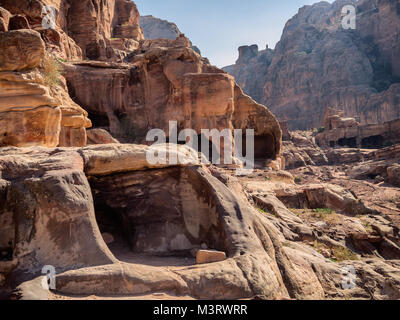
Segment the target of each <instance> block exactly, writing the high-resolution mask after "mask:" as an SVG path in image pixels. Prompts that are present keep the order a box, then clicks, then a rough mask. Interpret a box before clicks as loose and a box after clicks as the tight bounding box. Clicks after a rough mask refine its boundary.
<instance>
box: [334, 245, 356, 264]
mask: <svg viewBox="0 0 400 320" xmlns="http://www.w3.org/2000/svg"><path fill="white" fill-rule="evenodd" d="M332 252H333V256H334V257H335V260H336V261H337V262H341V261H346V260H358V256H357V255H356V254H355V253H354V252H353V251H351V250H350V249H348V248H345V247H336V248H333V250H332Z"/></svg>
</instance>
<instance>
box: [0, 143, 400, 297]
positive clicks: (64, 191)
mask: <svg viewBox="0 0 400 320" xmlns="http://www.w3.org/2000/svg"><path fill="white" fill-rule="evenodd" d="M146 150H148V147H146V146H134V145H132V146H129V145H125V146H124V145H108V146H91V147H86V148H80V149H68V148H57V149H45V148H25V149H17V148H3V149H2V150H1V155H0V168H1V173H2V175H1V177H2V178H1V180H0V186H1V188H0V199H7V201H2V202H0V204H1V207H0V217H1V220H0V221H1V223H2V230H3V231H4V232H2V234H1V237H0V241H1V242H0V247H1V248H2V251H7V252H10V253H11V255H10V257H5V258H2V259H1V261H0V265H1V266H2V269H0V270H2V275H7V277H8V278H9V279H13V281H15V282H16V283H17V285H18V283H20V285H18V287H17V289H16V290H14V291H13V296H14V297H20V298H34V297H38V296H42V295H44V297H45V298H49V297H51V296H52V293H50V292H49V291H46V290H43V289H40V286H37V287H38V288H39V289H33V288H34V287H35V283H36V282H35V281H37V280H41V277H39V278H36V277H37V276H38V275H39V274H40V271H41V268H42V266H43V265H45V264H46V265H53V266H55V267H56V270H57V278H56V287H57V294H58V295H59V296H64V297H68V296H71V295H72V296H73V295H80V296H85V295H92V294H95V295H101V296H112V295H127V296H132V297H134V296H136V295H143V294H152V293H157V292H164V293H168V294H169V295H170V296H180V295H183V296H190V297H194V298H203V299H204V298H208V299H237V298H253V297H259V298H268V299H282V298H286V299H287V298H289V297H291V298H297V299H321V298H329V297H330V298H334V297H335V298H344V297H349V296H353V295H354V296H355V297H363V298H369V297H371V294H372V295H373V297H374V298H376V299H385V298H386V299H387V298H396V297H398V295H397V294H396V292H398V280H399V279H398V276H396V270H398V267H399V266H398V264H397V262H396V260H393V261H392V262H390V263H389V262H386V261H385V260H382V259H377V258H374V259H372V258H371V257H370V258H369V260H368V259H366V260H365V259H358V260H347V261H344V262H332V261H330V260H328V259H327V258H325V257H324V256H323V255H322V254H321V253H318V252H317V250H320V249H319V248H318V249H315V248H316V247H314V248H313V247H312V246H309V245H307V244H306V242H304V243H303V242H302V241H305V239H319V240H318V241H321V243H325V244H324V245H326V246H327V248H329V246H330V247H331V248H332V249H331V250H332V252H335V254H338V253H337V252H341V251H340V250H345V249H344V248H345V240H346V238H337V239H336V240H334V239H330V238H327V237H325V238H324V237H321V236H319V235H318V234H319V233H318V232H320V231H318V230H320V229H318V228H320V227H312V226H311V227H310V226H309V225H307V224H306V223H304V222H303V221H302V220H301V219H300V218H298V217H297V216H296V215H295V214H293V213H291V212H289V211H288V210H287V209H285V206H284V205H283V204H282V203H281V202H280V201H279V200H278V199H277V198H275V197H274V195H273V194H271V193H270V192H273V191H268V192H269V193H268V196H267V194H265V195H266V196H263V194H262V192H263V191H261V190H267V189H264V188H265V187H267V188H269V187H270V186H272V185H271V184H270V182H268V181H265V180H264V182H262V181H260V180H259V181H258V182H257V185H258V187H256V189H253V191H251V187H250V184H249V183H248V182H247V183H246V182H245V181H241V182H240V183H243V185H245V186H246V188H247V189H248V191H249V192H250V195H253V196H254V193H255V192H257V193H258V196H259V197H260V198H262V199H264V200H265V201H266V202H265V203H270V206H271V207H270V208H271V209H270V210H274V211H273V212H274V214H273V215H270V214H266V213H265V214H262V213H260V212H257V210H255V209H254V208H252V206H251V205H250V203H249V202H248V200H247V197H246V196H244V194H242V193H240V191H239V190H240V189H238V188H236V187H235V188H232V187H230V188H228V186H227V185H225V182H221V181H220V180H219V179H220V177H221V176H220V175H218V174H216V172H217V171H218V170H221V169H217V168H213V167H209V168H207V167H201V166H198V165H193V164H192V160H195V159H192V160H190V158H188V161H187V164H186V165H183V166H179V167H176V165H173V166H171V165H170V164H168V163H167V164H164V165H163V167H159V168H153V169H151V170H147V171H143V170H144V169H146V165H145V162H143V161H142V160H141V159H142V157H143V152H146ZM128 155H129V159H130V160H129V159H128V158H127V157H126V156H128ZM135 159H137V160H135ZM134 162H136V164H137V165H135V166H132V163H134ZM32 167H35V168H37V170H31V169H29V168H32ZM42 172H45V174H42ZM256 175H258V173H257V174H256ZM216 177H219V178H216ZM246 179H249V178H246ZM246 181H247V180H246ZM72 182H73V183H72ZM235 184H238V181H236V182H235V181H231V182H229V185H231V186H233V185H235ZM156 190H157V192H155V191H156ZM233 190H236V191H233ZM269 190H273V189H269ZM91 191H92V192H93V198H92V192H91ZM260 192H261V194H260ZM155 194H157V196H155ZM128 199H129V201H128ZM163 199H165V201H164V200H163ZM166 199H168V200H166ZM193 204H196V205H193ZM161 212H162V215H161ZM12 217H14V218H12ZM117 217H118V218H117ZM139 217H140V219H138V218H139ZM279 217H280V218H279ZM354 223H355V222H354ZM376 225H378V224H376ZM379 225H380V226H381V228H384V226H385V225H384V224H383V222H381V223H380V224H379ZM357 228H358V229H357ZM357 228H356V227H353V228H352V229H351V230H352V231H351V234H352V235H354V234H355V231H356V230H358V231H357V232H358V233H357V234H359V235H360V237H361V235H362V234H364V235H367V231H366V230H364V229H363V227H362V225H361V226H358V227H357ZM16 230H17V231H16ZM385 230H386V229H385ZM317 231H318V232H317ZM100 232H103V233H104V232H106V233H109V234H111V235H112V237H113V239H114V241H113V242H111V243H110V244H109V246H107V245H106V244H105V242H104V240H103V238H102V236H101V233H100ZM387 232H390V231H389V230H387ZM155 235H156V236H155ZM307 237H309V238H307ZM349 237H350V234H349ZM360 237H359V238H360ZM368 237H371V236H367V237H364V238H363V239H367V238H368ZM386 237H389V238H391V239H392V237H393V236H390V235H389V233H387V236H386ZM359 238H357V239H359ZM301 239H303V240H301ZM368 239H369V238H368ZM371 239H372V238H371ZM385 239H386V238H385ZM394 239H396V238H394ZM312 241H314V240H312ZM315 241H317V240H315ZM382 241H383V240H381V243H386V245H388V244H389V242H388V241H389V240H388V241H387V242H384V241H383V242H382ZM204 243H205V244H206V245H207V247H208V248H210V249H215V250H218V251H222V252H225V253H226V256H227V259H226V260H223V261H220V262H215V263H212V264H209V263H206V264H201V265H198V266H195V260H194V258H190V257H192V255H191V251H192V250H193V249H196V248H197V249H201V247H202V246H203V244H204ZM385 248H386V249H385V250H386V251H380V252H381V253H382V254H384V253H383V252H387V254H389V252H391V254H392V255H394V257H398V253H395V251H393V250H395V249H394V248H395V244H392V247H391V248H392V249H390V250H389V247H385ZM327 250H328V249H327ZM382 250H384V249H383V247H382ZM321 252H322V251H321ZM360 252H363V251H362V250H361V251H360ZM61 253H62V254H61ZM182 256H183V257H186V259H185V258H182ZM160 259H161V260H162V262H161V265H163V266H165V265H166V264H167V265H168V264H169V263H171V265H170V266H168V267H161V266H159V264H158V263H160V262H157V261H160ZM6 264H7V266H8V267H7V268H8V269H7V271H3V270H5V269H6ZM348 265H351V266H353V267H354V268H355V270H356V272H357V280H356V282H357V286H356V288H354V289H353V290H351V291H349V290H346V291H345V290H343V289H342V288H341V287H340V285H337V284H340V281H341V280H340V279H341V276H342V268H343V267H344V266H348ZM35 278H36V279H37V280H34V279H35ZM19 279H23V280H22V281H23V282H21V280H19ZM30 279H32V281H30ZM371 279H374V280H375V281H376V286H375V287H373V288H371V287H369V286H368V283H369V281H370V280H371ZM388 282H390V283H392V286H394V287H393V288H394V290H387V287H386V286H385V283H388ZM335 284H336V285H335ZM14 288H15V287H14ZM11 289H12V288H11ZM3 290H4V289H3ZM6 292H8V291H7V290H5V291H2V293H3V294H4V293H6ZM35 294H36V295H35Z"/></svg>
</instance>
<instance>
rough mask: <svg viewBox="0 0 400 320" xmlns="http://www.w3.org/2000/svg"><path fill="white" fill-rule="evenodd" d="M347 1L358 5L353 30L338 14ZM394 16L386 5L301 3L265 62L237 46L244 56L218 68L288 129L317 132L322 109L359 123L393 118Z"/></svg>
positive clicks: (399, 25) (366, 0)
mask: <svg viewBox="0 0 400 320" xmlns="http://www.w3.org/2000/svg"><path fill="white" fill-rule="evenodd" d="M348 4H353V5H354V6H355V7H356V8H357V9H356V10H357V20H356V30H344V29H343V28H342V26H341V21H342V16H341V10H342V7H343V6H344V5H348ZM398 12H399V9H398V4H397V3H396V1H390V0H385V1H379V2H374V1H370V0H362V1H342V0H338V1H335V2H334V3H333V4H329V3H327V2H320V3H316V4H314V5H311V6H310V5H308V6H304V7H302V8H301V9H300V10H299V12H298V14H296V15H295V16H294V17H293V18H292V19H290V20H289V21H288V22H287V24H286V26H285V28H284V30H283V34H282V37H281V40H280V41H279V42H278V44H277V45H276V47H275V49H274V50H273V52H272V51H270V52H269V58H267V57H268V56H266V54H267V53H266V52H264V51H260V52H257V50H255V49H256V48H254V50H251V48H252V47H241V49H240V52H239V53H240V56H243V57H245V58H244V59H241V58H240V59H239V60H238V61H237V63H236V65H234V66H230V67H228V68H226V69H225V70H226V71H227V72H229V73H231V74H233V75H235V76H238V77H237V79H238V83H239V85H241V86H242V87H243V89H244V90H245V92H246V93H249V94H250V95H252V96H253V97H254V98H255V99H256V100H257V101H258V102H260V103H263V104H265V105H268V106H270V107H271V110H272V111H273V112H274V114H276V115H277V117H278V118H279V120H282V121H283V120H286V121H287V122H288V126H289V128H290V129H292V130H293V129H308V128H316V127H318V126H319V124H320V123H321V120H322V117H323V115H324V111H325V109H326V108H328V107H333V108H336V109H340V110H342V111H344V116H345V117H355V116H360V122H361V124H375V123H382V122H385V121H391V120H394V119H397V118H399V117H400V114H399V110H400V106H399V100H398V98H397V96H398V95H399V92H400V91H399V90H400V85H399V76H400V74H399V68H398V63H397V62H398V59H399V57H400V51H399V48H400V45H399V35H400V16H399V14H398ZM243 48H245V50H244V49H243ZM246 52H248V53H246ZM245 53H246V54H245Z"/></svg>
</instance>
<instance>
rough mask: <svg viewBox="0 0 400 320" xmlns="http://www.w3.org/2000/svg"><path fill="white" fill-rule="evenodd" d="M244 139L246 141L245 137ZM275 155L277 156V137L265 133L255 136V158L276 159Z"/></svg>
mask: <svg viewBox="0 0 400 320" xmlns="http://www.w3.org/2000/svg"><path fill="white" fill-rule="evenodd" d="M244 138H245V137H244ZM243 141H245V139H243ZM244 150H246V149H244ZM275 156H276V141H275V137H274V136H273V135H272V134H264V135H260V136H255V137H254V158H255V159H262V160H266V159H274V158H275Z"/></svg>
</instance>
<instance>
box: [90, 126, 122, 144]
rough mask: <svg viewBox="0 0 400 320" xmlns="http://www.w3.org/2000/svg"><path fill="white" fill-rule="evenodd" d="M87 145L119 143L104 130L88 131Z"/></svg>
mask: <svg viewBox="0 0 400 320" xmlns="http://www.w3.org/2000/svg"><path fill="white" fill-rule="evenodd" d="M86 134H87V144H88V145H90V144H109V143H119V142H118V140H117V139H114V138H113V137H112V135H111V134H110V133H109V132H108V131H106V130H104V129H90V130H87V131H86Z"/></svg>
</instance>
